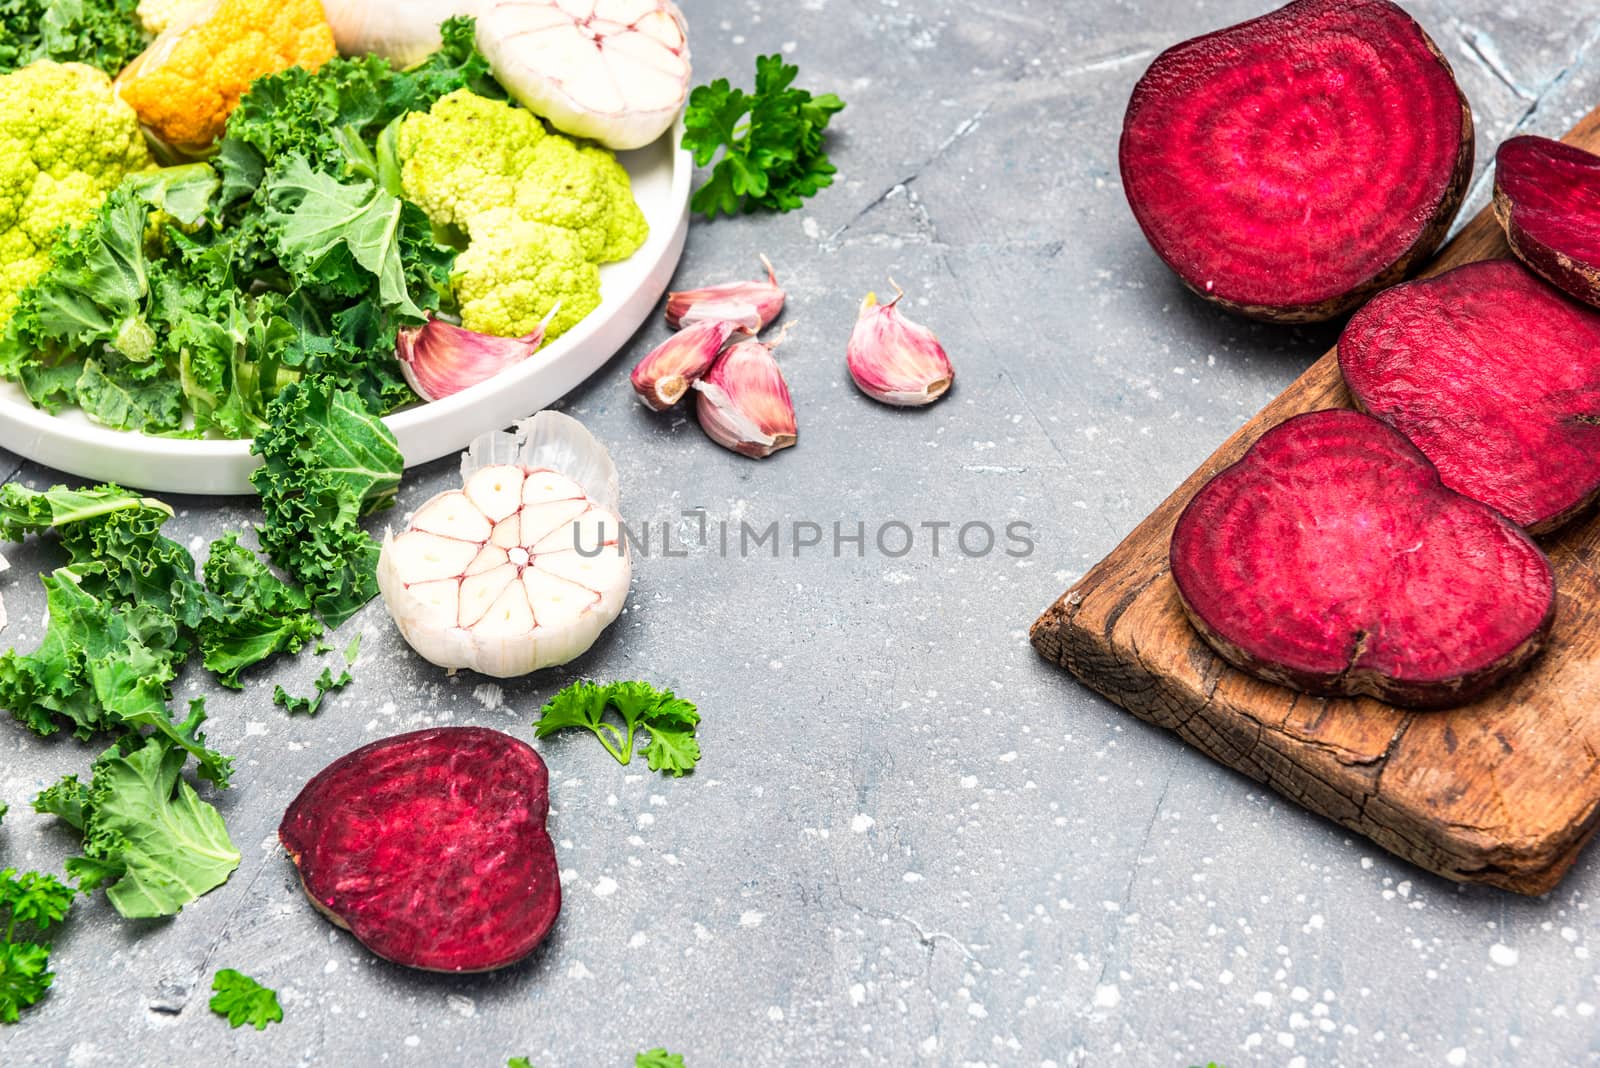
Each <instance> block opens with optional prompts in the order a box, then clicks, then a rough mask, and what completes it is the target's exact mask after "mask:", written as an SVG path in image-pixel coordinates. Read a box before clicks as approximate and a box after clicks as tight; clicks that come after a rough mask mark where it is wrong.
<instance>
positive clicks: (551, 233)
mask: <svg viewBox="0 0 1600 1068" xmlns="http://www.w3.org/2000/svg"><path fill="white" fill-rule="evenodd" d="M471 234H472V242H471V244H469V245H468V246H467V250H466V251H465V252H463V253H461V254H460V255H459V256H457V257H456V273H455V276H454V278H453V282H454V283H455V290H456V301H457V302H458V303H459V304H460V306H461V325H462V326H464V327H466V328H467V329H468V330H476V331H477V332H478V333H480V334H496V335H498V336H501V337H520V336H522V335H523V334H526V333H529V332H530V331H532V330H533V329H534V328H535V327H536V326H538V325H539V323H540V322H542V321H543V320H544V317H545V316H546V315H549V314H550V312H551V311H552V310H553V309H555V307H556V304H557V302H558V301H559V302H560V305H561V307H560V310H559V311H556V313H555V316H554V317H553V318H552V319H551V320H550V323H549V325H548V326H546V327H545V336H546V337H556V336H558V335H560V334H564V333H566V332H567V331H568V330H570V329H572V328H573V327H574V326H576V325H577V324H578V322H579V320H581V319H582V318H583V317H584V316H585V315H588V314H589V313H590V312H592V311H594V310H595V309H596V308H598V307H599V306H600V268H599V267H598V266H597V265H596V264H595V263H594V262H592V261H591V260H589V259H588V257H586V256H585V255H584V253H583V244H582V243H581V242H580V241H579V239H578V236H577V235H576V234H575V233H574V232H573V231H571V230H566V229H563V228H562V227H559V226H551V225H549V224H548V223H542V222H538V221H536V220H534V219H529V218H527V217H525V216H520V215H518V214H516V212H515V211H514V210H513V209H511V208H495V209H493V210H491V211H486V212H483V213H481V214H479V215H475V216H473V217H472V226H471Z"/></svg>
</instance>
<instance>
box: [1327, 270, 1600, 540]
mask: <svg viewBox="0 0 1600 1068" xmlns="http://www.w3.org/2000/svg"><path fill="white" fill-rule="evenodd" d="M1339 369H1340V371H1342V372H1343V373H1344V379H1345V382H1346V383H1347V384H1348V385H1349V387H1350V392H1351V394H1352V395H1353V396H1354V397H1355V400H1356V403H1357V405H1359V406H1360V407H1361V408H1362V409H1364V410H1366V411H1368V412H1371V413H1372V414H1373V415H1376V416H1377V417H1378V418H1380V419H1382V420H1383V421H1384V422H1386V423H1389V424H1390V425H1392V426H1393V427H1395V429H1397V430H1399V431H1400V432H1401V433H1403V434H1405V435H1406V436H1407V437H1408V438H1410V439H1411V441H1412V442H1413V443H1414V444H1415V445H1416V446H1417V447H1418V448H1419V449H1421V450H1422V451H1423V453H1424V454H1426V455H1427V457H1428V459H1429V460H1432V461H1433V463H1434V465H1435V466H1437V467H1438V468H1439V475H1440V477H1441V478H1443V479H1444V484H1445V485H1446V486H1449V487H1450V488H1451V489H1453V490H1456V491H1457V492H1459V493H1464V494H1466V495H1467V496H1468V497H1472V498H1474V499H1476V500H1480V501H1482V502H1483V503H1485V504H1487V505H1489V506H1491V507H1493V508H1496V509H1498V510H1499V511H1500V512H1502V513H1504V514H1505V515H1507V516H1509V517H1510V518H1511V519H1514V520H1515V521H1516V522H1518V523H1519V524H1521V525H1522V526H1524V527H1526V528H1528V529H1529V530H1531V531H1533V532H1534V533H1542V532H1544V531H1547V530H1553V529H1555V528H1556V527H1558V526H1560V525H1561V524H1562V523H1564V522H1566V521H1567V520H1568V519H1570V518H1572V517H1573V516H1574V515H1576V514H1577V513H1578V512H1580V511H1582V510H1583V508H1584V507H1585V506H1586V505H1587V504H1588V503H1589V502H1590V501H1591V500H1593V499H1594V498H1595V496H1596V495H1597V494H1600V312H1596V311H1595V310H1593V309H1591V308H1588V307H1585V306H1584V305H1581V304H1578V303H1577V302H1575V301H1572V300H1569V299H1568V298H1567V297H1566V296H1564V295H1563V294H1561V293H1559V292H1557V291H1556V290H1555V289H1552V288H1551V287H1550V286H1548V285H1546V284H1545V283H1544V282H1542V281H1540V280H1539V279H1538V278H1536V277H1534V276H1533V275H1532V274H1530V273H1528V271H1526V270H1525V269H1523V267H1522V266H1521V265H1520V264H1519V263H1517V262H1516V261H1515V260H1485V261H1482V262H1479V263H1469V264H1467V265H1465V266H1462V267H1457V268H1456V269H1455V270H1453V271H1446V272H1445V273H1444V274H1441V275H1438V276H1437V277H1434V278H1425V279H1422V280H1420V281H1416V282H1407V283H1406V284H1405V285H1400V286H1395V287H1394V288H1393V289H1390V290H1387V291H1385V292H1383V293H1380V294H1378V295H1377V296H1376V297H1374V298H1373V299H1372V300H1371V301H1370V302H1368V304H1367V306H1366V307H1364V308H1362V309H1361V310H1360V311H1359V312H1357V313H1356V314H1355V315H1354V316H1352V317H1351V319H1350V322H1349V323H1348V324H1347V325H1346V326H1345V330H1344V334H1343V335H1341V336H1340V338H1339Z"/></svg>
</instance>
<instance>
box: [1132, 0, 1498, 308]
mask: <svg viewBox="0 0 1600 1068" xmlns="http://www.w3.org/2000/svg"><path fill="white" fill-rule="evenodd" d="M1121 163H1122V182H1123V187H1124V188H1125V189H1126V191H1127V194H1128V203H1129V204H1130V205H1131V206H1132V208H1133V214H1134V216H1135V217H1136V218H1137V219H1138V220H1139V225H1140V227H1141V228H1143V230H1144V232H1145V236H1146V237H1148V238H1149V239H1150V244H1151V245H1152V246H1153V247H1154V248H1155V250H1156V253H1157V255H1159V256H1160V257H1161V258H1162V259H1163V260H1165V261H1166V262H1167V265H1168V266H1169V267H1171V268H1172V269H1173V270H1174V271H1176V272H1177V273H1178V276H1179V277H1180V278H1182V279H1183V281H1184V283H1185V284H1186V285H1188V286H1189V288H1191V289H1193V290H1194V291H1195V292H1196V293H1198V294H1200V295H1201V296H1202V297H1205V298H1206V299H1208V300H1211V301H1214V302H1216V303H1218V304H1221V305H1223V306H1224V307H1226V308H1228V309H1230V310H1232V311H1235V312H1238V313H1240V314H1243V315H1248V316H1251V317H1253V318H1259V319H1269V320H1275V321H1279V322H1309V321H1314V320H1318V319H1327V318H1330V317H1332V316H1334V315H1338V314H1340V313H1341V312H1344V311H1347V310H1349V309H1350V308H1352V307H1354V306H1355V305H1356V304H1357V303H1359V302H1360V300H1361V299H1362V298H1363V297H1364V296H1365V295H1366V294H1367V293H1370V292H1372V291H1373V290H1375V289H1377V288H1379V287H1381V286H1385V285H1390V284H1392V283H1394V282H1396V281H1398V280H1400V279H1401V278H1403V277H1404V276H1405V274H1406V272H1407V271H1408V270H1409V269H1410V267H1411V266H1412V265H1413V264H1414V263H1416V262H1418V261H1419V260H1420V259H1422V258H1423V257H1425V256H1427V255H1428V253H1430V252H1432V251H1433V249H1434V247H1435V246H1437V245H1438V243H1439V241H1440V239H1441V238H1442V237H1443V236H1444V233H1445V230H1446V228H1447V227H1448V226H1449V224H1450V220H1451V219H1452V218H1453V217H1454V216H1455V213H1456V209H1457V208H1458V207H1459V206H1460V204H1461V198H1462V195H1463V194H1464V193H1465V192H1466V187H1467V180H1468V178H1469V177H1470V176H1471V173H1472V113H1471V111H1470V110H1469V109H1468V107H1467V102H1466V99H1465V97H1463V96H1462V95H1461V92H1460V90H1459V89H1458V88H1457V87H1456V82H1455V76H1454V74H1453V73H1452V72H1451V70H1450V65H1449V63H1447V62H1446V61H1445V59H1444V57H1443V56H1442V55H1440V53H1439V50H1438V48H1437V47H1436V46H1435V45H1434V43H1433V41H1431V40H1430V39H1429V38H1428V35H1427V34H1426V33H1424V32H1423V31H1422V29H1421V27H1419V26H1418V25H1417V24H1416V23H1415V22H1413V21H1412V19H1411V17H1410V16H1409V15H1407V14H1406V13H1405V12H1404V11H1402V10H1400V8H1398V7H1396V6H1395V5H1394V4H1392V3H1389V2H1388V0H1297V2H1296V3H1292V4H1289V5H1288V6H1287V7H1283V8H1280V9H1279V10H1277V11H1274V12H1272V13H1270V14H1268V15H1264V16H1262V17H1260V18H1258V19H1253V20H1251V21H1249V22H1243V23H1240V24H1239V25H1237V26H1232V27H1229V28H1228V29H1225V30H1219V31H1217V32H1216V33H1212V34H1208V35H1206V36H1204V37H1197V38H1195V39H1194V40H1192V41H1186V42H1184V43H1183V44H1180V45H1178V46H1176V47H1175V48H1171V49H1169V50H1167V51H1166V52H1163V53H1162V54H1161V55H1160V56H1158V57H1157V58H1156V61H1155V62H1154V63H1153V64H1151V66H1150V69H1149V70H1148V71H1146V72H1145V74H1144V77H1142V78H1141V79H1139V84H1138V85H1137V86H1135V87H1134V90H1133V99H1132V100H1131V101H1129V103H1128V113H1127V117H1126V118H1125V119H1124V120H1123V126H1122V148H1121Z"/></svg>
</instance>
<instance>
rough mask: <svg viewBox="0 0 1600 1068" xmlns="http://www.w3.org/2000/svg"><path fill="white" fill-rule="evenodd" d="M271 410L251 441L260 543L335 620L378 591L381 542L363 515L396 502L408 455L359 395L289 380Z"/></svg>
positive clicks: (319, 383) (325, 618) (323, 613)
mask: <svg viewBox="0 0 1600 1068" xmlns="http://www.w3.org/2000/svg"><path fill="white" fill-rule="evenodd" d="M269 415H270V421H269V424H268V426H267V428H266V429H265V430H264V431H262V432H261V433H260V434H258V435H257V436H256V438H255V441H254V443H253V444H252V446H251V451H252V452H254V453H256V454H258V455H259V456H260V457H261V458H262V465H261V467H259V468H257V469H256V471H255V473H254V474H252V475H251V476H250V483H251V485H253V486H255V488H256V491H257V492H258V493H260V494H261V508H262V511H263V512H264V513H265V516H266V522H265V523H263V524H262V525H261V527H260V537H261V544H262V546H263V547H264V548H265V549H266V550H267V552H268V553H269V554H270V555H271V557H272V559H273V561H274V562H275V563H277V564H278V566H279V567H281V568H283V569H284V570H285V571H287V572H288V573H289V574H290V575H291V576H293V577H294V579H295V580H296V581H297V582H299V583H300V584H301V586H303V587H304V588H305V591H306V593H307V595H308V596H309V597H310V598H311V604H312V606H313V607H314V608H315V609H316V611H317V614H318V615H320V616H321V617H322V619H323V622H325V623H327V624H328V626H330V627H338V626H339V624H341V623H343V622H344V621H345V620H347V619H349V618H350V617H351V616H352V615H354V614H355V613H356V612H357V611H358V610H359V609H360V608H361V606H362V605H364V604H366V603H367V602H368V601H369V600H371V599H372V598H373V597H374V596H375V595H376V594H377V592H378V579H377V567H378V543H377V542H376V541H375V540H374V539H373V538H372V536H371V535H370V534H368V533H367V532H366V531H364V530H363V529H362V528H361V520H362V519H364V518H365V517H367V516H369V515H371V514H372V513H373V512H375V511H378V510H380V509H383V508H387V507H389V506H390V505H391V504H393V503H394V495H395V491H396V490H397V489H398V488H399V485H400V473H401V471H402V470H403V469H404V466H405V460H404V458H403V457H402V456H401V454H400V448H399V446H398V445H397V444H396V443H395V439H394V434H393V433H392V432H391V431H390V430H389V428H388V427H387V426H385V425H384V423H383V421H382V420H381V419H380V418H379V417H378V416H377V415H375V414H373V412H372V411H371V410H370V409H369V408H368V407H367V406H366V405H364V404H363V403H362V400H361V398H360V396H358V395H357V394H356V393H354V392H351V391H349V390H343V389H336V388H333V387H330V386H329V385H328V384H327V383H326V382H323V381H320V380H311V381H304V382H300V383H296V384H294V385H291V386H289V387H287V388H285V389H284V390H283V391H282V392H281V393H279V394H278V396H277V397H276V398H274V400H273V402H272V405H271V407H270V410H269Z"/></svg>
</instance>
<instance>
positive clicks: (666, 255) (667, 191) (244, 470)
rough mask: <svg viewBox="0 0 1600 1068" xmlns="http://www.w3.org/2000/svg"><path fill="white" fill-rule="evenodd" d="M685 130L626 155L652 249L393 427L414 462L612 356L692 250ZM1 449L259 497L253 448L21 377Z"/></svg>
mask: <svg viewBox="0 0 1600 1068" xmlns="http://www.w3.org/2000/svg"><path fill="white" fill-rule="evenodd" d="M681 139H682V130H681V127H680V128H678V129H675V130H674V131H673V132H672V133H671V134H669V135H664V136H663V137H661V138H660V139H659V140H657V141H656V142H655V143H654V144H651V145H647V146H646V147H644V148H641V149H636V150H634V151H632V152H619V153H617V159H618V160H620V161H621V163H622V165H623V166H624V167H626V168H627V170H628V175H629V177H630V178H631V180H632V182H633V195H634V199H636V200H637V201H638V202H639V207H640V209H642V210H643V211H644V217H645V219H646V221H648V222H649V224H650V237H649V239H648V240H647V241H646V242H645V244H644V247H643V248H641V249H639V251H637V252H635V253H634V254H633V255H632V256H630V257H629V258H628V259H626V260H624V261H622V262H621V263H610V264H606V265H605V266H604V267H602V268H601V269H600V293H601V303H600V307H598V308H596V309H595V310H594V311H592V312H590V313H589V315H588V316H587V317H585V318H584V320H583V321H582V322H580V323H579V324H578V325H577V326H575V327H573V328H572V329H571V330H569V331H567V332H566V333H565V334H563V335H561V336H560V337H559V338H557V339H556V340H555V341H553V342H551V343H550V344H549V345H547V346H545V347H544V348H543V349H540V350H539V351H538V352H537V353H535V354H534V355H533V356H532V357H530V358H529V359H528V360H526V361H524V362H523V363H520V364H518V365H517V366H516V367H514V368H512V369H511V370H509V371H506V372H505V373H503V374H500V375H497V376H495V377H494V378H492V379H490V380H489V381H487V382H480V383H479V384H478V385H476V386H473V387H472V388H470V389H464V390H462V391H461V392H460V393H456V394H454V395H452V396H449V397H445V398H444V399H443V400H437V401H433V402H432V403H429V404H419V405H417V406H415V407H413V408H407V409H406V410H404V411H401V412H396V413H395V414H394V415H391V416H389V417H388V418H387V419H385V420H384V421H385V422H387V423H388V424H389V428H390V429H391V430H393V431H394V435H395V437H396V438H397V439H398V440H399V442H400V450H401V452H403V453H404V454H405V458H406V466H407V467H412V466H414V465H416V464H421V463H427V462H428V461H429V460H436V459H438V458H439V457H441V456H443V455H445V454H446V453H450V452H457V451H459V450H461V449H463V448H465V447H466V446H467V443H468V442H470V441H471V440H472V439H473V438H475V437H477V436H478V435H479V434H481V433H483V432H484V431H486V430H498V429H500V428H502V427H505V426H508V425H510V424H511V423H514V422H516V421H517V420H518V419H522V418H524V417H526V416H529V415H532V414H533V413H534V412H536V411H539V410H540V409H541V408H544V407H546V406H547V405H550V404H552V403H554V402H555V401H557V400H560V399H561V398H562V397H563V396H565V395H566V394H567V393H568V392H569V391H570V390H572V389H574V388H575V387H576V386H577V385H578V384H579V383H581V382H582V381H583V380H584V379H586V378H588V377H589V376H590V375H592V374H594V373H595V372H596V371H597V370H599V369H600V367H601V366H603V365H604V364H605V362H606V361H607V360H609V359H610V358H611V357H612V356H613V355H614V354H615V353H616V351H617V350H618V349H620V348H621V347H622V346H623V345H624V344H626V343H627V340H628V339H629V338H630V337H632V336H633V332H634V331H635V330H637V329H638V328H639V325H640V324H641V323H643V322H644V321H645V319H646V318H648V317H649V315H650V313H651V311H652V310H654V308H655V306H656V301H658V300H659V299H660V298H661V294H662V293H664V292H666V288H667V283H668V282H669V281H670V280H671V279H672V272H673V271H674V270H676V269H677V266H678V258H679V257H680V256H681V255H682V254H683V242H684V237H685V235H686V234H687V233H688V228H689V182H690V178H691V177H692V176H693V170H694V166H693V161H692V160H691V159H690V157H689V154H688V153H687V152H684V151H681V150H679V149H677V148H676V147H674V146H676V145H677V144H678V143H679V142H680V140H681ZM0 447H4V448H7V449H9V450H11V451H12V452H15V453H18V454H20V455H22V456H25V457H27V458H28V459H30V460H33V461H36V462H38V463H41V464H44V465H46V466H48V467H53V468H55V469H57V470H58V471H65V472H67V473H69V474H73V475H77V476H78V477H80V478H85V479H92V480H94V481H97V482H116V483H118V484H120V485H124V486H131V487H135V488H138V489H143V490H150V491H154V492H158V493H206V494H226V493H254V492H255V491H254V490H253V489H252V488H251V486H250V472H251V471H253V470H255V468H256V466H257V465H258V463H259V461H258V460H257V458H256V457H254V456H251V455H250V443H249V442H248V441H213V440H182V439H175V438H160V437H151V436H148V435H145V434H135V433H125V432H122V431H117V430H109V429H107V428H105V427H103V426H100V425H98V424H96V423H93V422H91V421H89V420H88V419H87V418H85V417H84V415H83V413H82V412H79V411H77V410H76V409H69V410H65V411H62V412H61V413H60V414H59V415H49V414H46V413H45V412H42V411H40V410H39V409H37V408H35V407H34V406H33V405H32V404H30V403H28V398H27V397H26V396H25V395H24V394H23V392H22V389H21V387H19V386H18V385H17V384H16V383H15V382H7V381H3V380H0Z"/></svg>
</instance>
